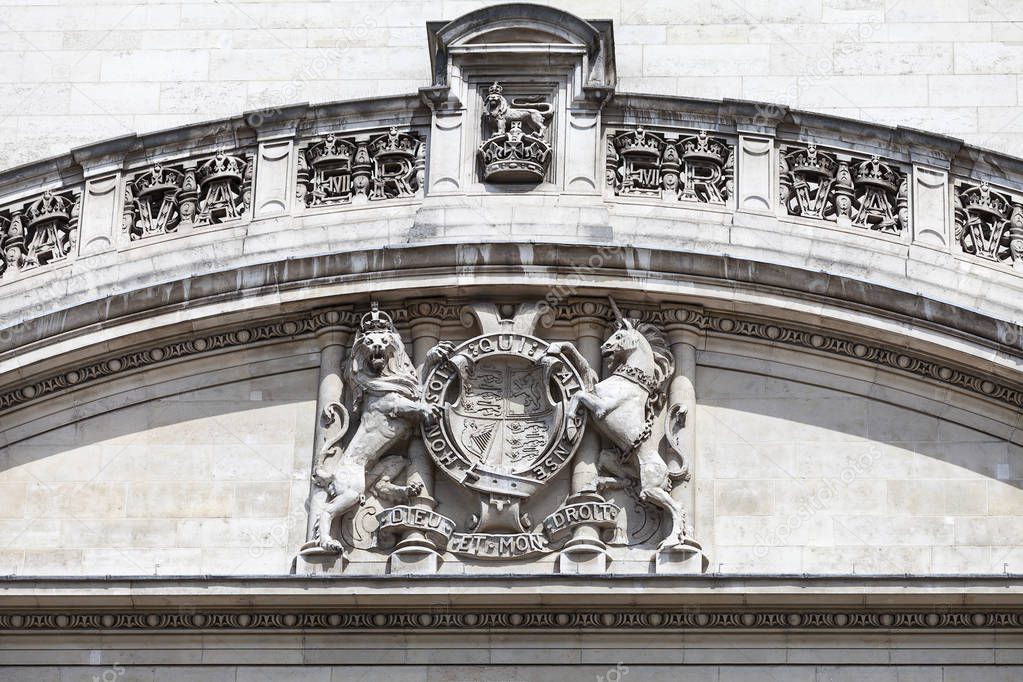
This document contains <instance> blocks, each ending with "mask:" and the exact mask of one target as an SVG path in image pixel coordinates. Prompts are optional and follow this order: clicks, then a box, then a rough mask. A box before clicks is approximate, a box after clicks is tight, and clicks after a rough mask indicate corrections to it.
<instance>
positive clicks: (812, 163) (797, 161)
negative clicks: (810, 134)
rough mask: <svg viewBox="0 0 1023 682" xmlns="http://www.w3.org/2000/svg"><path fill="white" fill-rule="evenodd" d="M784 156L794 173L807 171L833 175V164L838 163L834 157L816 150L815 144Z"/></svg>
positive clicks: (815, 173)
mask: <svg viewBox="0 0 1023 682" xmlns="http://www.w3.org/2000/svg"><path fill="white" fill-rule="evenodd" d="M785 158H786V161H787V162H788V164H789V168H790V169H791V170H792V171H793V172H794V173H809V174H811V175H822V176H827V177H832V176H834V174H835V166H836V165H837V164H838V162H837V161H836V160H835V157H833V156H832V155H831V154H828V153H827V152H822V151H820V150H818V149H817V145H815V144H811V145H808V146H807V147H806V148H805V149H799V150H797V151H794V152H792V153H790V154H787V155H786V157H785Z"/></svg>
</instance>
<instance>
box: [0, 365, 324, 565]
mask: <svg viewBox="0 0 1023 682" xmlns="http://www.w3.org/2000/svg"><path fill="white" fill-rule="evenodd" d="M257 367H258V365H253V366H252V368H251V371H252V373H253V375H256V376H253V378H252V379H250V380H246V381H236V382H232V383H227V384H223V385H219V386H217V385H215V380H212V377H210V376H208V375H201V374H200V375H197V376H195V377H193V378H191V379H186V380H185V382H186V383H191V384H192V385H193V386H194V390H186V391H185V392H179V393H177V394H175V395H172V396H167V397H164V398H161V399H159V400H153V401H151V402H148V403H145V404H142V405H137V406H134V407H128V408H125V409H121V410H114V411H111V412H108V413H105V414H102V415H99V416H96V417H93V418H91V419H86V420H84V421H81V422H78V423H77V424H69V425H67V426H65V427H62V428H58V429H55V430H53V431H49V432H47V433H45V434H41V435H39V436H38V437H35V438H32V439H29V440H27V441H24V442H23V443H19V444H16V445H11V446H9V447H5V448H3V449H0V500H3V504H0V529H2V530H0V535H2V536H3V538H4V541H3V548H2V550H0V574H35V575H81V574H93V575H117V574H121V575H125V574H131V575H166V574H200V573H210V574H221V575H223V574H265V573H278V574H279V573H287V571H288V568H289V567H290V563H291V554H293V552H294V548H293V546H297V545H298V544H300V543H301V541H302V540H303V539H304V538H305V524H306V512H305V510H304V504H305V501H306V496H307V494H308V491H309V482H308V471H309V458H310V457H311V454H312V429H311V428H310V426H311V424H313V422H314V421H315V411H316V406H315V397H316V372H315V370H312V371H309V370H307V371H298V372H291V373H286V374H275V375H273V376H258V374H259V373H260V371H261V370H259V369H257ZM210 384H214V385H212V386H210ZM207 386H208V387H207ZM293 533H297V535H295V537H291V535H292V534H293ZM289 545H290V546H292V547H290V548H289ZM289 552H290V553H289Z"/></svg>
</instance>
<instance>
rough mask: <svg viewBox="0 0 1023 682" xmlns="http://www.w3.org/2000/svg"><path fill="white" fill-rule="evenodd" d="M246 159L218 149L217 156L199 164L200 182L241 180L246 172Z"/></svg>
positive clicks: (197, 172)
mask: <svg viewBox="0 0 1023 682" xmlns="http://www.w3.org/2000/svg"><path fill="white" fill-rule="evenodd" d="M246 165H247V164H246V163H245V161H244V160H243V159H242V158H241V157H238V156H230V155H228V154H225V153H224V151H223V150H222V149H221V150H217V154H216V156H214V157H213V158H212V159H209V160H208V161H206V162H205V163H203V164H202V165H200V166H199V169H198V170H197V171H196V174H197V175H198V176H199V183H200V184H205V183H207V182H210V181H212V180H232V181H237V182H241V181H242V176H244V174H245V166H246Z"/></svg>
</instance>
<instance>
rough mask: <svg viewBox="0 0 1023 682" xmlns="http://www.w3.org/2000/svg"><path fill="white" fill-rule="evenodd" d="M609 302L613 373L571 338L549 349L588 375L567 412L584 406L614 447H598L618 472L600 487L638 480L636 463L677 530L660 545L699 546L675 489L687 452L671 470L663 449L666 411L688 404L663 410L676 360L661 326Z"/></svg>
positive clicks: (605, 348)
mask: <svg viewBox="0 0 1023 682" xmlns="http://www.w3.org/2000/svg"><path fill="white" fill-rule="evenodd" d="M611 308H612V310H613V311H614V315H615V319H616V330H615V332H614V333H613V334H612V335H611V337H610V338H608V339H607V341H605V342H604V344H603V345H602V346H601V347H600V350H601V354H602V355H603V356H604V357H605V358H607V359H608V361H609V363H610V373H609V376H608V377H607V378H605V379H604V380H602V381H599V376H598V374H597V373H596V372H595V371H594V369H593V368H592V367H591V366H590V364H589V362H587V360H586V358H584V357H583V356H582V355H581V354H580V353H579V351H578V350H577V349H576V348H575V346H573V345H572V344H570V343H566V342H559V343H554V344H551V346H550V349H549V350H548V355H560V356H561V357H563V358H564V359H565V360H566V361H568V362H569V363H571V364H572V365H574V366H575V367H576V369H578V370H579V373H580V375H581V376H582V377H583V381H584V386H585V390H583V391H580V392H578V393H576V394H575V395H574V396H573V397H572V401H571V402H570V403H569V406H568V410H567V412H568V415H567V416H568V417H569V418H572V417H574V416H575V414H576V412H577V411H578V410H579V409H580V408H584V409H586V410H588V411H589V412H590V414H591V415H592V416H593V421H594V423H595V424H596V425H597V429H598V430H599V431H600V433H601V434H602V435H604V437H606V438H607V439H608V440H609V441H610V442H611V444H612V445H613V446H614V449H613V450H603V451H601V453H600V457H599V459H598V466H599V467H600V468H601V469H603V470H604V471H606V472H608V473H610V474H612V476H601V477H599V478H598V479H597V482H596V483H597V487H598V489H610V488H621V487H624V486H625V485H626V481H628V480H629V479H632V480H635V479H636V477H637V476H636V470H638V480H639V486H640V497H641V499H643V500H645V501H647V502H650V503H652V504H655V505H657V506H658V507H661V508H662V509H664V510H665V511H666V512H667V513H668V514H669V515H670V518H671V532H670V534H669V535H668V537H666V538H665V539H664V541H663V542H661V544H660V546H659V547H658V549H659V550H668V549H675V548H679V549H681V548H686V549H694V548H695V549H699V545H698V544H697V543H696V542H694V541H693V540H692V539H691V538H690V536H689V534H688V532H687V527H686V513H685V510H684V509H683V508H682V506H681V504H679V502H678V501H677V500H675V499H674V498H673V497H672V496H671V489H672V487H674V485H675V484H676V483H677V482H679V481H684V480H688V478H689V471H688V466H687V465H686V464H685V460H684V459H683V460H682V462H683V464H682V465H681V466H680V467H678V468H676V469H672V468H670V467H669V466H668V464H667V463H666V462H665V460H664V458H663V457H662V456H661V453H660V450H661V441H662V439H663V438H664V436H665V429H664V423H665V419H666V414H667V415H669V416H670V417H671V418H672V419H676V420H678V419H682V418H684V416H685V407H683V406H672V407H673V409H671V410H666V409H665V402H666V400H665V387H666V384H667V382H668V381H669V380H670V379H671V378H672V377H673V375H674V371H675V362H674V359H673V357H672V355H671V352H670V350H669V349H668V345H667V343H666V342H665V339H664V335H663V334H662V333H661V331H660V330H659V329H657V328H656V327H654V326H653V325H650V324H647V323H633V322H632V321H630V320H628V319H626V318H625V317H624V316H623V315H622V314H621V311H620V310H618V306H617V305H616V304H615V302H614V300H613V299H612V300H611ZM667 440H668V444H669V445H670V446H671V447H672V448H677V446H676V444H675V443H674V442H672V440H671V439H670V438H668V439H667ZM678 454H680V455H681V454H682V453H681V452H679V453H678Z"/></svg>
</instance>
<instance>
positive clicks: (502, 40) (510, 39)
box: [462, 26, 572, 45]
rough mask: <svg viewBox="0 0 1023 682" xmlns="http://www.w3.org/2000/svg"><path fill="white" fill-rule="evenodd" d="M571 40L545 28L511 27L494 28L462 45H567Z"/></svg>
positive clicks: (465, 41)
mask: <svg viewBox="0 0 1023 682" xmlns="http://www.w3.org/2000/svg"><path fill="white" fill-rule="evenodd" d="M571 42H572V40H571V39H570V38H567V37H565V36H564V35H560V34H558V33H556V32H555V31H554V30H547V28H546V27H545V28H524V27H521V26H512V27H508V28H495V29H493V30H489V31H487V32H486V33H483V34H480V35H477V36H473V37H471V38H468V39H466V40H464V41H463V42H462V44H463V45H509V44H515V43H530V44H534V43H535V44H543V43H561V44H569V43H571Z"/></svg>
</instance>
